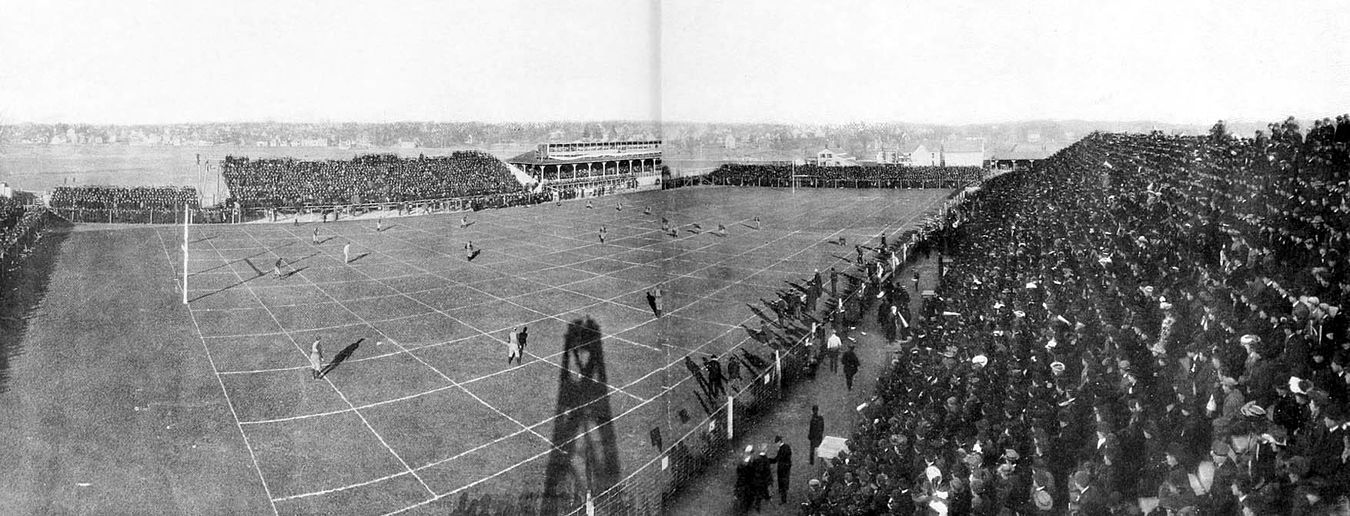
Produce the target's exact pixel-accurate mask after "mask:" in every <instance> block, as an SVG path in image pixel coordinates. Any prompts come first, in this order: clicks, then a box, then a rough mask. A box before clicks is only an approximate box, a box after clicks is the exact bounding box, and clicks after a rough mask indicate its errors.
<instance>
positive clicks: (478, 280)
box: [0, 188, 948, 514]
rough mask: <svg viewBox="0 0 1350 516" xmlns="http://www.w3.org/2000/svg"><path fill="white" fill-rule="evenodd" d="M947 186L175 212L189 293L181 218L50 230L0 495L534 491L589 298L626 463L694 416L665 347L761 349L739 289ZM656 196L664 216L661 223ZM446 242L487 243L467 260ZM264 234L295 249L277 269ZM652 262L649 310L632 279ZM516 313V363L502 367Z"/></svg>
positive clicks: (313, 509) (226, 507)
mask: <svg viewBox="0 0 1350 516" xmlns="http://www.w3.org/2000/svg"><path fill="white" fill-rule="evenodd" d="M947 193H948V191H946V190H824V189H821V190H817V189H810V190H804V191H799V192H797V193H796V194H795V195H794V194H793V193H791V192H789V191H788V190H781V189H739V188H694V189H683V190H672V191H664V192H647V193H641V194H634V195H625V196H617V197H609V198H602V199H598V200H596V201H594V208H591V209H588V208H587V207H586V203H585V202H584V201H579V202H569V203H565V204H563V205H561V206H555V205H553V204H545V205H539V206H533V207H524V208H512V209H505V210H494V211H486V212H480V213H474V214H469V215H468V218H469V219H470V220H471V221H473V224H471V225H470V226H469V227H467V228H462V227H461V225H460V217H459V216H458V215H446V216H428V217H406V218H398V219H388V220H385V221H383V230H382V231H376V228H375V224H374V222H373V221H370V220H361V221H349V222H339V223H329V224H305V225H301V226H292V225H287V224H270V225H245V226H203V227H194V228H193V229H192V233H191V234H190V238H189V241H190V244H189V248H190V260H189V262H188V269H189V270H188V272H189V274H190V277H189V291H188V295H189V298H190V299H191V304H190V305H189V306H190V310H189V309H188V308H185V307H183V305H181V304H179V298H180V295H181V294H180V293H179V291H177V290H176V289H177V286H176V285H177V284H176V281H177V279H178V278H180V277H181V275H182V270H181V267H182V263H183V259H182V254H181V251H180V250H179V247H178V246H179V245H180V244H181V242H182V230H181V228H175V227H172V226H159V227H150V228H135V229H117V230H109V229H102V228H99V227H98V226H82V227H79V228H77V230H76V231H74V232H73V233H71V234H70V235H69V236H68V237H67V238H66V239H65V240H64V241H63V242H62V244H61V249H60V253H59V256H58V257H57V258H56V263H55V264H54V265H53V268H54V270H53V272H52V273H51V276H50V280H49V282H48V284H47V294H46V297H45V298H44V299H43V301H42V302H41V303H40V305H39V306H38V307H37V308H36V309H35V310H34V312H33V313H32V315H31V317H30V318H29V321H28V325H29V326H28V331H27V333H26V336H25V340H24V342H23V344H22V346H23V348H22V351H21V355H20V356H18V357H17V358H14V359H11V361H10V371H9V380H8V385H6V386H5V392H3V393H0V407H3V410H4V412H5V413H6V414H14V417H7V418H5V420H4V421H3V422H2V423H0V438H3V439H5V440H6V442H10V443H16V444H15V446H13V447H10V448H8V449H6V450H4V451H0V458H3V459H5V461H4V463H6V464H19V465H20V466H19V467H20V469H21V471H11V472H9V474H7V475H0V477H3V478H7V480H3V481H0V493H3V494H0V502H3V503H2V504H3V505H4V506H6V507H11V508H17V509H18V512H23V513H33V512H103V513H123V512H139V511H140V510H142V509H144V508H147V507H155V508H157V509H156V510H157V511H161V510H162V511H163V512H167V513H194V514H201V513H247V514H259V513H272V512H274V511H275V512H277V513H281V514H295V513H309V514H324V513H361V514H371V513H387V512H394V511H400V510H403V509H407V508H413V509H415V510H417V511H424V512H428V513H431V512H436V511H437V509H438V508H439V509H443V508H445V507H448V506H450V505H452V504H453V503H454V502H455V499H456V495H457V494H458V493H461V492H473V493H493V494H503V495H507V496H516V495H518V494H520V493H524V492H538V491H540V490H542V489H543V483H544V467H545V465H546V463H547V457H548V455H549V453H550V452H551V451H553V450H554V449H555V448H556V447H559V446H560V445H561V443H558V442H555V441H556V439H554V437H553V436H554V428H553V426H554V423H555V421H557V420H558V415H559V414H558V412H559V407H560V406H562V405H563V400H562V399H560V398H561V397H565V396H566V395H567V393H561V392H559V391H560V385H561V384H563V383H564V381H566V380H568V379H570V381H572V382H573V383H585V382H591V380H589V379H586V378H584V377H582V376H580V375H579V373H578V372H577V371H575V370H573V369H574V368H573V367H571V366H570V365H569V363H568V362H567V361H566V360H564V359H563V357H564V354H563V353H562V349H563V344H562V343H563V334H564V332H565V330H566V329H567V324H568V322H570V321H574V320H577V319H583V318H586V317H590V318H592V319H594V320H595V321H596V322H597V323H598V324H599V326H600V330H601V334H602V338H603V341H602V342H603V350H604V362H603V363H604V370H605V375H604V377H603V378H604V381H603V391H604V392H605V393H606V395H605V397H604V400H605V401H604V403H608V404H609V406H610V413H612V414H613V415H614V416H615V421H614V423H613V424H612V426H613V429H614V433H613V435H614V439H615V442H613V443H606V444H609V445H612V446H613V447H614V449H617V451H618V454H619V465H620V468H621V470H622V474H623V475H628V474H629V473H631V472H632V471H634V470H636V469H637V468H639V467H642V466H643V465H644V464H648V463H649V462H651V461H652V460H653V459H655V458H657V457H658V455H657V452H656V450H655V448H653V446H652V444H651V442H650V441H649V431H650V430H651V429H652V428H661V433H662V434H663V435H665V436H667V439H668V440H673V439H674V438H676V437H675V436H679V435H683V434H684V433H686V432H687V431H689V429H690V428H691V427H692V426H693V425H696V424H698V423H699V422H700V421H702V419H703V417H704V413H703V411H702V410H701V409H699V406H698V402H697V401H696V400H695V398H694V395H693V392H692V391H693V389H694V388H695V387H692V386H690V385H689V384H688V382H685V381H684V380H686V379H687V378H688V371H687V370H686V369H685V366H684V364H683V358H684V357H685V356H686V355H689V354H695V353H697V354H699V355H696V357H697V356H702V354H708V353H713V354H725V353H727V352H729V351H731V350H733V349H735V348H736V347H737V346H740V345H747V346H751V349H752V350H753V351H756V352H760V353H762V352H765V351H766V350H767V348H763V347H762V346H760V345H759V344H758V343H755V342H753V341H750V340H749V339H748V338H747V335H746V332H745V331H744V330H743V329H741V327H740V324H742V323H747V322H751V321H752V320H753V318H754V317H755V316H754V314H753V313H752V312H751V311H750V309H749V308H748V307H747V306H746V304H747V303H750V304H758V300H759V299H760V298H771V297H773V295H774V294H773V293H774V292H775V291H776V290H779V289H783V288H785V287H786V286H787V283H786V282H787V281H799V280H802V279H804V278H806V277H808V276H809V274H810V273H811V271H812V269H815V268H819V269H821V270H827V269H828V268H829V267H830V266H831V265H835V264H837V263H839V261H840V259H841V258H842V259H845V260H848V259H851V258H852V254H853V244H854V243H864V242H866V241H868V240H871V239H873V238H875V237H876V235H879V234H882V233H885V234H894V233H896V232H898V231H899V230H902V229H904V228H907V227H910V226H911V225H913V224H914V223H915V222H917V221H919V220H920V217H921V216H922V215H923V214H924V213H925V212H926V211H928V210H930V209H933V208H935V207H936V206H938V205H939V204H940V203H941V202H942V201H943V200H944V199H945V197H946V194H947ZM620 203H622V205H623V209H622V210H618V209H616V208H617V206H618V205H619V204H620ZM645 208H650V209H651V214H650V215H645V214H644V209H645ZM663 216H664V217H667V218H669V219H670V222H671V225H672V226H674V227H676V228H677V230H678V232H679V236H678V237H670V236H667V235H663V234H662V233H661V231H660V225H661V222H660V221H661V217H663ZM757 216H758V217H759V218H760V219H761V220H762V221H763V222H762V227H761V228H760V229H755V223H754V222H752V220H753V219H754V218H755V217H757ZM695 223H697V224H699V225H700V226H701V227H702V231H694V230H693V226H692V225H693V224H695ZM719 224H724V225H725V226H726V229H727V234H726V235H725V236H723V235H718V234H714V233H715V231H713V230H715V229H716V228H717V226H718V225H719ZM602 225H603V226H605V227H606V229H607V234H608V237H607V238H606V242H605V243H604V244H601V243H600V242H599V239H598V232H599V229H600V227H601V226H602ZM315 227H318V228H319V231H320V233H319V240H320V243H318V244H317V245H315V244H313V243H312V242H311V239H312V235H313V231H314V228H315ZM841 236H842V237H846V238H847V242H848V245H847V246H846V247H841V246H839V245H836V244H835V243H833V242H832V241H833V240H836V239H838V238H839V237H841ZM466 241H472V242H473V243H474V245H475V247H477V248H479V249H481V250H482V252H481V254H480V255H479V256H477V257H476V258H475V259H474V260H473V261H468V260H466V259H465V252H464V249H463V246H464V243H465V242H466ZM349 242H350V243H351V258H352V261H351V263H347V264H344V263H343V246H344V245H345V244H347V243H349ZM278 258H284V259H285V260H286V262H287V263H288V269H293V270H294V273H293V274H290V275H289V276H288V277H285V278H283V279H275V278H274V277H273V276H272V274H271V273H272V265H273V263H274V262H276V260H277V259H278ZM658 282H661V283H664V285H665V309H666V313H665V316H664V317H662V318H660V319H656V318H654V317H653V316H652V313H651V311H650V310H649V308H648V306H647V300H646V296H645V293H646V292H647V291H649V290H650V289H651V288H652V287H653V286H654V285H655V284H657V283H658ZM520 326H528V327H529V335H530V339H529V342H528V347H527V348H526V349H525V355H526V356H525V360H524V365H522V366H518V367H516V366H507V365H506V363H505V361H504V360H503V358H504V357H505V355H506V347H505V341H506V339H507V334H508V333H509V332H510V331H511V330H512V329H513V328H518V327H520ZM755 326H757V323H756V324H755ZM315 338H319V339H321V342H322V343H323V345H324V348H325V355H326V356H325V361H332V360H334V358H335V355H337V356H338V357H340V358H341V360H340V361H339V362H338V363H337V364H336V365H334V366H333V367H332V368H331V370H330V371H329V372H328V374H327V375H326V377H325V378H324V379H322V380H314V379H311V377H310V373H309V371H308V365H307V360H306V354H307V352H308V348H309V344H310V342H312V341H313V340H314V339H315ZM769 354H770V355H771V354H772V353H771V352H769ZM590 377H591V378H595V376H594V375H591V376H590ZM672 386H673V387H672ZM597 387H600V386H597ZM680 409H685V410H687V411H688V413H689V414H692V415H693V416H694V417H693V420H692V421H688V422H684V421H681V420H680V419H678V418H675V417H673V414H675V413H676V412H678V411H679V410H680Z"/></svg>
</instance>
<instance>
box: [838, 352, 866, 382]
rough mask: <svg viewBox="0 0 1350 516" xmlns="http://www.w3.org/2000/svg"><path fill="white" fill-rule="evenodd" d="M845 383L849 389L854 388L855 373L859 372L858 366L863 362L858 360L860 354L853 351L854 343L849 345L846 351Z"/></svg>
mask: <svg viewBox="0 0 1350 516" xmlns="http://www.w3.org/2000/svg"><path fill="white" fill-rule="evenodd" d="M842 361H843V362H844V385H847V386H848V390H850V391H851V390H853V375H855V374H858V366H859V365H861V364H862V363H861V362H859V361H858V354H857V353H854V352H853V345H849V347H848V351H845V352H844V357H843V360H842Z"/></svg>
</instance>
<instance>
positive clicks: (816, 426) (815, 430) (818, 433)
mask: <svg viewBox="0 0 1350 516" xmlns="http://www.w3.org/2000/svg"><path fill="white" fill-rule="evenodd" d="M806 440H807V442H809V443H811V454H810V455H807V456H806V457H807V461H808V462H809V463H810V464H815V463H816V448H819V447H820V443H822V442H824V441H825V417H824V416H821V415H820V405H811V422H810V424H809V427H808V428H807V430H806Z"/></svg>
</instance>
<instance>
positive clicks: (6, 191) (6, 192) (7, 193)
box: [0, 183, 14, 199]
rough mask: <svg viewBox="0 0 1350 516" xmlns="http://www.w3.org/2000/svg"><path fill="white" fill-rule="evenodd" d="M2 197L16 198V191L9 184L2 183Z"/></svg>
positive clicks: (0, 184)
mask: <svg viewBox="0 0 1350 516" xmlns="http://www.w3.org/2000/svg"><path fill="white" fill-rule="evenodd" d="M0 197H8V198H10V199H13V198H14V189H13V188H10V187H9V183H0Z"/></svg>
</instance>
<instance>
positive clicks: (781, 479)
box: [773, 435, 792, 505]
mask: <svg viewBox="0 0 1350 516" xmlns="http://www.w3.org/2000/svg"><path fill="white" fill-rule="evenodd" d="M773 442H774V444H776V445H777V446H778V452H777V453H775V454H774V456H773V462H774V465H776V466H777V469H778V471H777V473H778V504H779V505H783V504H786V503H787V493H788V482H789V481H791V480H792V446H791V445H789V444H788V443H785V442H783V436H781V435H775V436H774V437H773Z"/></svg>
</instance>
